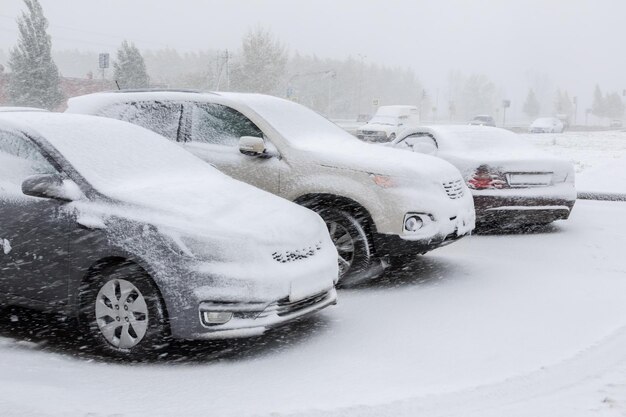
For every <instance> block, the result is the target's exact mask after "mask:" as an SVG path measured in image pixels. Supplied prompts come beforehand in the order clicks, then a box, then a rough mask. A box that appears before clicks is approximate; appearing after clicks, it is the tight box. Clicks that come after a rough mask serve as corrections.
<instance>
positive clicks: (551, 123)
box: [528, 117, 564, 133]
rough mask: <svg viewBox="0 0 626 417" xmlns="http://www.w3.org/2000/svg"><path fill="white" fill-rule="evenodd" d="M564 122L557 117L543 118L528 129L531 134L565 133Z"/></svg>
mask: <svg viewBox="0 0 626 417" xmlns="http://www.w3.org/2000/svg"><path fill="white" fill-rule="evenodd" d="M563 129H564V126H563V122H561V121H560V120H559V119H557V118H556V117H541V118H539V119H537V120H535V121H534V122H533V123H532V124H531V125H530V127H529V128H528V132H529V133H563Z"/></svg>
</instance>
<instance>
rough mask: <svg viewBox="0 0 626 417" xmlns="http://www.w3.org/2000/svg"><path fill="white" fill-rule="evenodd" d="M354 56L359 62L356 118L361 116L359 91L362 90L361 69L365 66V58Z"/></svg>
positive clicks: (359, 55) (360, 55)
mask: <svg viewBox="0 0 626 417" xmlns="http://www.w3.org/2000/svg"><path fill="white" fill-rule="evenodd" d="M356 56H358V57H359V59H360V60H361V65H360V67H359V86H358V94H357V104H356V106H357V116H358V115H359V114H361V90H362V89H363V67H364V66H365V58H367V56H365V55H362V54H357V55H356Z"/></svg>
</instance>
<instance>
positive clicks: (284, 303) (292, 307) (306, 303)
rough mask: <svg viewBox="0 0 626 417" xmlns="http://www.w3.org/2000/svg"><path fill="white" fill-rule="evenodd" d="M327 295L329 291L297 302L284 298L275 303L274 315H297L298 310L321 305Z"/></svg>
mask: <svg viewBox="0 0 626 417" xmlns="http://www.w3.org/2000/svg"><path fill="white" fill-rule="evenodd" d="M329 295H330V291H324V292H321V293H319V294H316V295H313V296H311V297H307V298H304V299H302V300H298V301H289V298H284V299H282V300H280V301H278V303H276V314H278V315H279V316H288V315H289V314H294V313H297V312H298V311H300V310H304V309H305V308H308V307H311V306H314V305H315V304H318V303H321V302H322V301H324V300H325V299H326V298H328V297H329Z"/></svg>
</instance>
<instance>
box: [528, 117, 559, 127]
mask: <svg viewBox="0 0 626 417" xmlns="http://www.w3.org/2000/svg"><path fill="white" fill-rule="evenodd" d="M556 123H557V120H556V119H552V118H550V117H546V118H542V119H537V120H535V121H534V122H533V124H532V126H536V127H550V126H552V125H554V124H556Z"/></svg>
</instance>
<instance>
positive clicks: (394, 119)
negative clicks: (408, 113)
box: [368, 116, 400, 126]
mask: <svg viewBox="0 0 626 417" xmlns="http://www.w3.org/2000/svg"><path fill="white" fill-rule="evenodd" d="M399 122H400V119H399V117H398V116H374V118H373V119H372V120H370V121H369V122H368V124H379V125H389V126H397V125H398V123H399Z"/></svg>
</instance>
